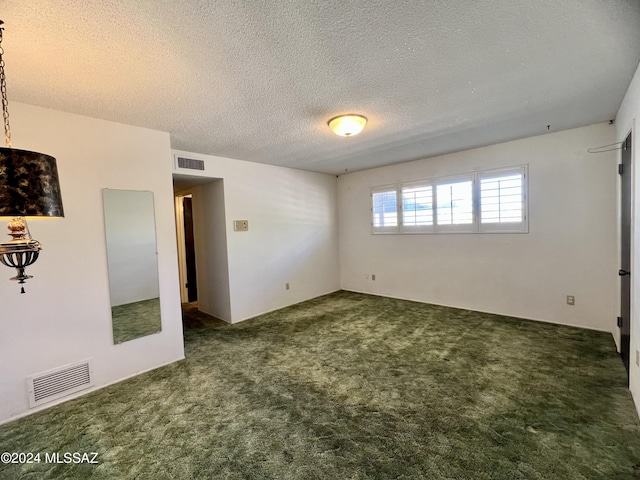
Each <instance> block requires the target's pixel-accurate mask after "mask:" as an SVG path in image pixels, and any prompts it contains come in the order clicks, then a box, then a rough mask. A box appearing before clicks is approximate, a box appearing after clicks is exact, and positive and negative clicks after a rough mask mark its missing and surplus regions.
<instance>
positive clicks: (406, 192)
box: [402, 183, 433, 232]
mask: <svg viewBox="0 0 640 480" xmlns="http://www.w3.org/2000/svg"><path fill="white" fill-rule="evenodd" d="M402 225H403V227H405V228H404V229H403V230H404V231H405V232H422V231H431V230H433V187H432V186H431V184H429V183H419V184H413V185H404V186H403V187H402Z"/></svg>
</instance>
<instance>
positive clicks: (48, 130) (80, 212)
mask: <svg viewBox="0 0 640 480" xmlns="http://www.w3.org/2000/svg"><path fill="white" fill-rule="evenodd" d="M10 109H11V126H12V134H13V146H14V147H15V148H23V149H32V150H35V151H39V152H43V153H47V154H49V155H53V156H54V157H56V158H57V160H58V171H59V175H60V183H61V189H62V198H63V202H64V210H65V218H63V219H48V220H46V221H44V220H43V221H38V220H35V221H32V222H30V227H31V232H32V234H33V236H34V237H35V238H36V239H38V240H40V241H41V242H42V244H43V245H44V249H43V251H42V254H41V256H40V259H39V260H38V262H37V263H36V264H34V265H33V266H31V267H29V268H28V269H27V272H28V273H29V274H31V275H33V276H34V278H33V279H31V280H29V281H28V282H27V284H26V291H27V293H26V294H25V295H20V293H19V287H18V285H17V284H16V282H10V281H9V280H8V278H9V277H11V276H13V275H14V272H13V271H11V270H10V269H8V268H7V267H4V266H2V268H0V275H1V276H0V304H1V305H2V313H1V314H0V315H1V320H0V422H1V421H6V420H8V419H11V418H14V417H16V416H19V415H22V414H26V413H31V412H33V410H29V409H28V400H27V391H26V388H25V377H27V376H29V375H33V374H36V373H40V372H43V371H45V370H48V369H53V368H56V367H58V366H61V365H66V364H69V363H74V362H77V361H81V360H84V359H87V358H91V359H92V361H93V378H94V380H95V384H96V388H99V387H102V386H104V385H107V384H110V383H113V382H117V381H119V380H122V379H124V378H126V377H129V376H132V375H135V374H137V373H139V372H142V371H145V370H149V369H152V368H155V367H158V366H160V365H162V364H166V363H170V362H173V361H176V360H179V359H181V358H183V357H184V350H183V337H182V322H181V312H180V299H179V294H178V267H177V260H176V244H175V222H174V214H173V186H172V182H171V163H170V162H171V151H170V145H169V135H168V134H167V133H163V132H157V131H153V130H148V129H143V128H137V127H131V126H127V125H122V124H117V123H113V122H107V121H103V120H97V119H93V118H89V117H83V116H79V115H73V114H69V113H64V112H60V111H56V110H49V109H44V108H40V107H34V106H30V105H25V104H20V103H13V102H12V103H11V105H10ZM103 188H115V189H130V190H150V191H153V192H154V193H155V209H156V222H157V223H156V226H157V241H158V269H159V274H160V304H161V309H162V332H161V333H158V334H154V335H149V336H146V337H143V338H139V339H137V340H133V341H130V342H125V343H123V344H120V345H114V344H113V336H112V331H111V307H110V305H109V279H108V275H107V256H106V247H105V231H104V218H103V213H102V212H103V209H102V189H103ZM2 224H3V225H4V224H5V223H4V222H2ZM3 228H4V227H3ZM83 393H85V392H83Z"/></svg>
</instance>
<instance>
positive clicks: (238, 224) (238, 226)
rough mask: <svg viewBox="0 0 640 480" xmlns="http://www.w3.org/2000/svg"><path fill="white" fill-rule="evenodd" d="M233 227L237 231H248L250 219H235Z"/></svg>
mask: <svg viewBox="0 0 640 480" xmlns="http://www.w3.org/2000/svg"><path fill="white" fill-rule="evenodd" d="M233 229H234V230H235V231H236V232H246V231H248V230H249V220H234V221H233Z"/></svg>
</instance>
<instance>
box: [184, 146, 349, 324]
mask: <svg viewBox="0 0 640 480" xmlns="http://www.w3.org/2000/svg"><path fill="white" fill-rule="evenodd" d="M174 153H176V154H178V155H180V156H184V157H188V158H195V159H201V160H204V162H205V172H202V173H201V172H195V171H189V170H183V169H176V170H174V172H175V173H178V174H180V175H184V174H189V173H190V174H193V175H197V176H207V177H211V178H219V179H223V181H224V202H225V221H226V240H227V255H228V268H229V291H230V305H231V321H232V322H238V321H241V320H245V319H247V318H251V317H254V316H256V315H259V314H261V313H264V312H268V311H271V310H275V309H278V308H281V307H284V306H287V305H291V304H294V303H298V302H301V301H303V300H307V299H309V298H313V297H317V296H319V295H323V294H326V293H330V292H333V291H336V290H338V289H339V288H340V284H339V258H338V225H337V223H338V222H337V204H336V199H337V194H336V184H337V182H336V178H335V177H333V176H330V175H324V174H319V173H310V172H305V171H301V170H294V169H290V168H283V167H275V166H272V165H263V164H258V163H251V162H244V161H240V160H232V159H228V158H222V157H214V156H206V155H198V154H193V153H189V152H178V151H175V152H174ZM197 193H198V192H197V191H196V190H194V204H195V202H196V198H195V197H196V195H197ZM234 220H248V221H249V231H247V232H236V231H234V230H233V221H234ZM198 248H199V247H198V245H197V243H196V250H197V249H198ZM198 275H200V272H198ZM287 283H289V285H290V289H289V290H286V289H285V284H287ZM199 296H200V294H199Z"/></svg>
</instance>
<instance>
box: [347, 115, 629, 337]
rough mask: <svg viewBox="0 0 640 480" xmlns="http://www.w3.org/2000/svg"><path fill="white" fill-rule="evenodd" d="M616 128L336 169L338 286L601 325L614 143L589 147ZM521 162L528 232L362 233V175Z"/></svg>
mask: <svg viewBox="0 0 640 480" xmlns="http://www.w3.org/2000/svg"><path fill="white" fill-rule="evenodd" d="M614 136H615V130H614V127H612V126H609V125H606V124H601V125H592V126H589V127H583V128H579V129H575V130H568V131H563V132H558V133H551V134H546V135H542V136H538V137H532V138H527V139H523V140H517V141H513V142H508V143H504V144H499V145H493V146H489V147H484V148H478V149H474V150H468V151H464V152H459V153H455V154H450V155H444V156H440V157H436V158H431V159H425V160H419V161H415V162H409V163H404V164H400V165H395V166H389V167H383V168H376V169H372V170H367V171H363V172H356V173H352V174H346V175H341V176H340V178H339V181H338V195H339V219H340V223H339V227H340V258H341V264H340V272H341V285H342V288H344V289H346V290H354V291H360V292H370V293H374V294H380V295H387V296H392V297H400V298H407V299H411V300H417V301H422V302H428V303H434V304H440V305H448V306H454V307H461V308H467V309H473V310H478V311H486V312H493V313H499V314H504V315H512V316H515V317H522V318H530V319H535V320H544V321H548V322H555V323H562V324H568V325H576V326H581V327H586V328H591V329H597V330H605V331H611V330H612V328H613V327H612V326H613V325H614V324H615V319H616V316H617V313H616V310H617V290H616V285H617V260H616V252H617V239H616V219H615V213H616V175H617V171H616V153H615V152H611V153H605V154H600V155H594V154H588V153H587V148H589V147H596V146H599V145H604V144H608V143H612V142H613V141H614ZM521 164H528V165H529V233H527V234H437V235H372V234H371V233H370V215H371V212H370V208H371V206H370V196H369V189H370V187H371V186H375V185H384V184H390V183H395V182H402V181H410V180H417V179H421V178H429V177H437V176H445V175H451V174H457V173H466V172H473V171H477V170H482V169H489V168H498V167H505V166H513V165H521ZM367 274H369V275H370V274H376V280H375V281H373V280H371V277H369V279H366V278H365V276H366V275H367ZM566 295H574V296H575V299H576V305H575V306H568V305H567V304H566Z"/></svg>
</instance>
